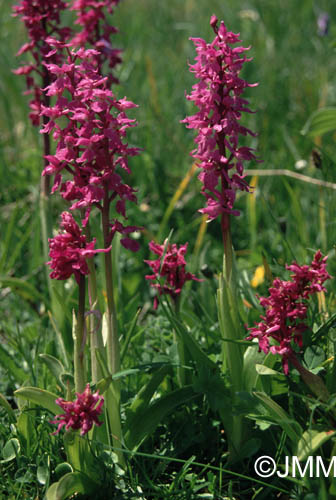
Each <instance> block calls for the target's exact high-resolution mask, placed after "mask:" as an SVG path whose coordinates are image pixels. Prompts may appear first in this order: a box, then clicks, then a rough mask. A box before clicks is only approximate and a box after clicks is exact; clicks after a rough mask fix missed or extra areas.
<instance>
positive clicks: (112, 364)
mask: <svg viewBox="0 0 336 500" xmlns="http://www.w3.org/2000/svg"><path fill="white" fill-rule="evenodd" d="M109 207H110V201H109V198H108V191H107V189H106V190H105V198H104V205H103V210H102V225H103V235H104V248H108V247H109V246H110V245H109V244H110V241H109V236H110V219H109ZM104 260H105V283H106V299H107V311H106V313H107V314H106V315H107V318H106V319H107V340H106V344H107V363H108V367H109V370H110V373H111V375H113V374H114V373H116V372H118V371H119V370H120V349H119V340H118V331H117V318H116V308H115V302H114V292H113V275H112V255H111V251H109V252H106V253H104Z"/></svg>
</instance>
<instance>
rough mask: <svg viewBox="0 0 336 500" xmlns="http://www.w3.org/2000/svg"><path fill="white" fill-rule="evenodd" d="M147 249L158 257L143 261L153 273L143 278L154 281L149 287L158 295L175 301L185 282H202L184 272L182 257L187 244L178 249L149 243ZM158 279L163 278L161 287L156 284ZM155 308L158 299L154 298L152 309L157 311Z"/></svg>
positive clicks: (173, 246)
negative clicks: (166, 296)
mask: <svg viewBox="0 0 336 500" xmlns="http://www.w3.org/2000/svg"><path fill="white" fill-rule="evenodd" d="M149 248H150V250H151V251H152V252H153V253H155V254H156V255H158V259H156V260H145V261H144V262H146V264H148V265H149V266H150V268H151V269H152V271H153V273H154V274H151V275H147V276H145V278H146V279H147V280H149V281H155V283H151V286H152V287H153V288H156V289H157V290H158V292H159V295H162V294H168V295H170V296H171V297H172V299H173V300H174V301H176V300H177V298H178V297H179V295H180V293H181V290H182V288H183V286H184V284H185V282H186V281H189V280H194V281H202V280H201V279H198V278H196V276H195V275H194V274H192V273H188V272H186V270H185V267H186V261H185V258H184V256H185V254H186V252H187V248H188V243H185V244H184V245H180V247H178V246H177V245H176V244H175V243H173V244H170V243H168V244H167V243H166V242H165V243H164V244H163V245H159V244H158V243H155V242H154V241H151V242H150V243H149ZM160 278H165V283H164V284H163V285H161V284H160V283H158V281H159V279H160ZM157 307H158V299H157V297H155V299H154V309H157Z"/></svg>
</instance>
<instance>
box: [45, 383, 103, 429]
mask: <svg viewBox="0 0 336 500" xmlns="http://www.w3.org/2000/svg"><path fill="white" fill-rule="evenodd" d="M76 395H77V398H76V399H75V401H65V400H64V399H63V398H58V399H56V401H55V402H56V404H57V405H58V406H60V407H61V408H62V409H63V410H64V413H62V414H61V415H56V417H55V420H51V421H50V423H51V424H58V427H57V430H56V431H55V432H53V434H58V433H59V432H60V430H61V429H62V427H63V426H65V429H66V430H67V431H68V430H69V429H73V430H77V429H80V430H81V431H80V435H81V436H83V435H84V434H86V433H87V432H89V430H90V429H91V428H92V426H93V424H95V425H97V426H100V425H102V422H100V421H99V420H98V417H99V415H100V414H101V412H102V406H103V404H104V397H103V396H100V395H99V391H97V392H95V393H94V394H92V392H91V390H90V384H87V385H86V388H85V390H84V392H83V393H76Z"/></svg>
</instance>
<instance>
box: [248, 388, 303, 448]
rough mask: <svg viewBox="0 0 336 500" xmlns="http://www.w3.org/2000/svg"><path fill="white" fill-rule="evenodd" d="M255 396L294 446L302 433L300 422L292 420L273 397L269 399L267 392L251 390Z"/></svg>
mask: <svg viewBox="0 0 336 500" xmlns="http://www.w3.org/2000/svg"><path fill="white" fill-rule="evenodd" d="M252 394H253V395H254V396H255V397H256V398H258V399H259V400H260V401H261V403H262V405H263V406H264V407H265V408H266V410H267V411H268V414H269V416H270V417H271V418H272V419H273V421H274V422H275V423H277V424H278V425H280V426H281V427H282V429H283V430H284V431H285V433H286V434H287V436H288V437H289V439H290V440H291V441H292V442H293V444H294V446H295V447H296V445H297V443H298V441H299V439H300V438H301V435H302V429H301V426H300V424H298V423H297V422H294V421H293V420H292V419H291V418H290V416H289V415H288V414H287V413H286V412H285V410H283V409H282V408H281V406H279V405H278V404H277V403H276V402H275V401H273V399H271V398H270V397H269V396H267V394H265V393H263V392H253V393H252Z"/></svg>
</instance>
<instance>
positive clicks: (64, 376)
mask: <svg viewBox="0 0 336 500" xmlns="http://www.w3.org/2000/svg"><path fill="white" fill-rule="evenodd" d="M60 381H61V383H62V385H63V386H64V387H65V388H66V389H67V388H68V387H69V389H70V391H72V390H73V389H74V388H75V381H74V376H73V375H72V373H61V375H60Z"/></svg>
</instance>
